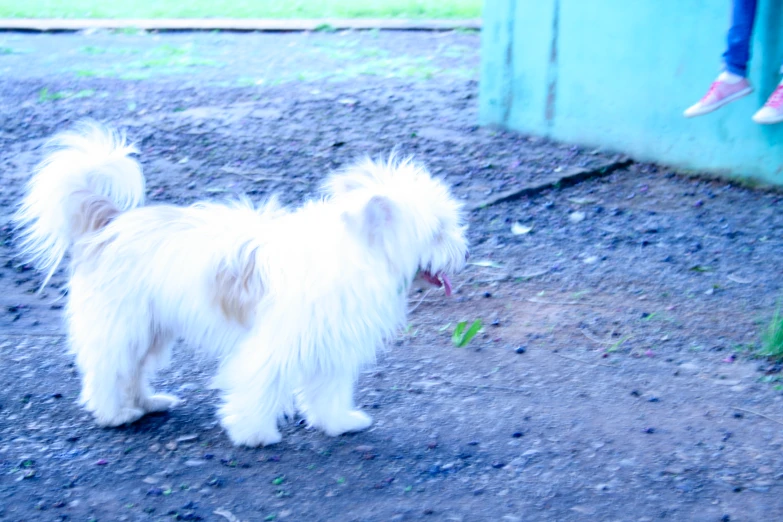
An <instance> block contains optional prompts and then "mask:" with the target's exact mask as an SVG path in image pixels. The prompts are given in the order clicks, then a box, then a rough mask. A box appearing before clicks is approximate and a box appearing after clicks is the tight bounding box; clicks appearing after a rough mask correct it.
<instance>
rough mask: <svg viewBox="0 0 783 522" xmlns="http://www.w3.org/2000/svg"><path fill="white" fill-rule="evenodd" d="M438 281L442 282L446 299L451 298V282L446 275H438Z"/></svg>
mask: <svg viewBox="0 0 783 522" xmlns="http://www.w3.org/2000/svg"><path fill="white" fill-rule="evenodd" d="M440 279H441V280H442V281H443V288H444V289H445V290H446V297H451V281H449V276H447V275H446V274H440Z"/></svg>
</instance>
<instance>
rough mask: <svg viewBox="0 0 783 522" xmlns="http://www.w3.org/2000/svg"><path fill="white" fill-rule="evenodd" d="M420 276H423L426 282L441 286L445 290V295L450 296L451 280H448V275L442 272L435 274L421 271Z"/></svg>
mask: <svg viewBox="0 0 783 522" xmlns="http://www.w3.org/2000/svg"><path fill="white" fill-rule="evenodd" d="M422 276H423V277H424V279H426V280H427V282H428V283H430V284H433V285H435V286H437V287H441V286H442V287H443V288H444V290H446V295H447V296H448V297H451V281H449V276H447V275H446V274H444V273H443V272H438V273H437V274H431V273H429V272H423V273H422Z"/></svg>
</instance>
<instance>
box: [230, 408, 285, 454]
mask: <svg viewBox="0 0 783 522" xmlns="http://www.w3.org/2000/svg"><path fill="white" fill-rule="evenodd" d="M220 424H221V425H222V426H223V428H224V429H225V430H226V432H227V433H228V437H229V438H230V439H231V442H233V443H234V445H235V446H247V447H250V448H255V447H257V446H271V445H272V444H277V443H278V442H280V441H281V440H283V436H282V435H281V434H280V431H279V430H278V429H277V426H267V427H264V428H261V429H259V426H258V425H251V423H247V422H243V421H242V419H240V418H239V417H238V416H236V415H229V416H228V417H223V419H222V420H221V421H220Z"/></svg>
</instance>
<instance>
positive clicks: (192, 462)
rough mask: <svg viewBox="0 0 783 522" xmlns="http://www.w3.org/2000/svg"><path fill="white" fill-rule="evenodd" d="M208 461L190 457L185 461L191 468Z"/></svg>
mask: <svg viewBox="0 0 783 522" xmlns="http://www.w3.org/2000/svg"><path fill="white" fill-rule="evenodd" d="M206 463H207V461H206V460H202V459H190V460H186V461H185V465H186V466H187V467H189V468H195V467H196V466H203V465H204V464H206Z"/></svg>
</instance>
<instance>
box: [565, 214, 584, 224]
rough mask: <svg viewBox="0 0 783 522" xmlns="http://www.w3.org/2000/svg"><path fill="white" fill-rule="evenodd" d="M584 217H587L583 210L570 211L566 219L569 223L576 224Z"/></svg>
mask: <svg viewBox="0 0 783 522" xmlns="http://www.w3.org/2000/svg"><path fill="white" fill-rule="evenodd" d="M586 217H587V214H585V213H584V212H572V213H571V214H569V215H568V220H569V221H570V222H571V223H574V224H576V223H581V222H582V221H584V220H585V218H586Z"/></svg>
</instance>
